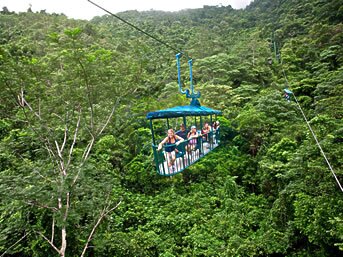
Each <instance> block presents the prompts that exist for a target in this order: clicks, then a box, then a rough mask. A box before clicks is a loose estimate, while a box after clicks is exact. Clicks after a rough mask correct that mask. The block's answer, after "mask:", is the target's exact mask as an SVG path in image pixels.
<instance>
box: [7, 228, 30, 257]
mask: <svg viewBox="0 0 343 257" xmlns="http://www.w3.org/2000/svg"><path fill="white" fill-rule="evenodd" d="M30 234H31V232H29V233H28V234H25V235H23V236H22V237H21V238H20V239H19V240H18V241H17V242H15V243H14V244H13V245H11V246H10V247H8V248H7V249H6V251H5V252H3V254H1V256H0V257H3V256H5V254H6V253H7V251H8V250H10V249H11V248H13V247H14V246H16V245H17V244H19V242H20V241H21V240H23V239H24V238H25V237H27V236H28V235H30Z"/></svg>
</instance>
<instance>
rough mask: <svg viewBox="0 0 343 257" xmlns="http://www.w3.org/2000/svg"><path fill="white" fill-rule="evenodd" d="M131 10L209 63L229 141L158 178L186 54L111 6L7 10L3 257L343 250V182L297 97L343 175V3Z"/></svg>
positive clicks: (1, 150) (210, 89) (0, 154)
mask: <svg viewBox="0 0 343 257" xmlns="http://www.w3.org/2000/svg"><path fill="white" fill-rule="evenodd" d="M118 15H119V16H120V17H122V18H124V19H126V20H127V21H129V22H130V23H132V24H135V25H136V26H138V27H139V28H141V29H143V30H144V31H146V32H148V33H150V34H152V35H154V36H156V37H158V38H160V39H161V40H163V41H164V42H167V43H168V44H169V45H171V46H173V47H175V48H177V49H180V50H182V51H185V52H186V53H187V54H188V55H190V56H191V57H192V58H193V60H194V66H193V73H194V74H193V75H194V81H195V87H196V90H200V91H201V93H202V96H201V98H200V101H201V104H203V105H205V106H208V107H211V108H215V109H220V110H221V111H222V112H223V116H222V117H220V121H221V136H222V138H221V146H220V147H218V148H217V149H216V150H215V151H213V152H212V153H210V154H209V155H207V156H206V157H205V158H203V159H202V160H201V161H199V162H197V163H196V164H194V165H192V166H191V167H189V168H188V169H187V170H185V171H184V172H182V173H181V174H178V175H176V176H173V177H171V178H165V177H161V176H159V175H157V174H156V172H155V167H154V163H153V154H152V151H151V132H150V129H149V124H148V122H147V120H146V117H145V115H146V114H147V113H148V112H150V111H154V110H159V109H164V108H167V107H172V106H177V105H182V104H183V105H186V104H188V103H189V101H188V100H187V99H185V98H184V96H182V95H180V94H179V93H178V89H177V71H176V67H175V54H176V53H175V52H173V51H172V50H171V49H169V48H168V47H166V46H165V45H162V44H160V43H159V42H157V41H156V40H153V39H151V38H149V37H147V36H146V35H144V34H142V33H141V32H139V31H137V30H135V29H133V28H132V27H130V26H128V25H126V24H123V23H122V22H121V21H119V20H118V19H115V18H114V17H111V16H108V15H105V16H102V17H96V18H94V19H93V20H91V21H83V20H73V19H68V18H67V17H66V16H64V15H57V14H47V13H45V12H44V11H42V12H39V13H33V12H31V11H28V12H26V13H20V14H16V13H13V12H11V11H10V10H8V9H6V8H4V9H3V11H2V12H0V87H1V89H0V100H1V101H0V112H1V116H0V167H1V169H0V172H1V176H0V196H1V200H0V201H1V202H0V231H2V232H1V233H0V254H1V256H24V257H25V256H164V257H167V256H273V257H276V256H289V257H295V256H299V257H300V256H318V257H323V256H324V257H325V256H327V257H330V256H343V214H342V213H343V212H342V206H343V200H342V199H343V198H342V194H343V192H342V191H341V190H340V188H339V185H338V184H337V182H336V181H335V179H334V176H333V174H332V172H331V171H330V169H329V167H328V166H327V163H326V162H325V160H324V158H323V156H322V154H321V152H320V150H319V149H318V147H317V145H316V143H315V140H314V139H313V137H312V135H311V133H310V131H309V129H308V127H307V124H306V122H305V121H304V119H303V116H302V113H301V111H300V110H299V108H298V106H297V104H296V103H295V102H294V101H290V102H288V101H286V100H285V99H284V98H283V89H284V88H286V87H287V88H289V89H291V90H292V91H293V92H294V94H295V95H296V97H297V100H298V101H299V105H300V106H301V108H302V110H303V111H304V114H305V115H306V117H307V119H308V121H309V124H310V125H311V128H312V129H313V131H314V132H315V134H316V135H317V138H318V140H319V143H320V145H321V147H322V148H323V151H324V152H325V154H326V156H327V158H328V160H329V162H330V164H331V166H332V168H333V170H334V172H335V175H337V178H338V180H339V181H340V183H343V170H342V160H343V147H342V143H343V129H342V127H343V126H342V117H343V104H342V103H343V101H342V99H343V98H342V92H343V72H342V71H343V68H342V62H343V50H342V45H343V33H342V32H343V24H342V20H343V1H342V0H335V1H334V0H326V1H323V0H304V1H295V0H255V1H254V2H253V3H251V4H250V5H249V6H248V7H247V8H246V9H245V10H234V9H232V8H231V7H230V6H229V7H222V6H204V7H203V8H201V9H194V10H183V11H179V12H161V11H146V12H137V11H128V12H123V13H119V14H118ZM182 69H183V71H186V70H187V63H186V61H185V62H184V63H182ZM187 78H188V73H187V72H184V73H183V77H182V79H183V80H184V81H186V80H187ZM176 125H179V124H176ZM173 126H174V125H173ZM175 128H177V126H176V127H175ZM159 129H160V130H161V131H165V130H166V129H167V128H166V127H161V128H159Z"/></svg>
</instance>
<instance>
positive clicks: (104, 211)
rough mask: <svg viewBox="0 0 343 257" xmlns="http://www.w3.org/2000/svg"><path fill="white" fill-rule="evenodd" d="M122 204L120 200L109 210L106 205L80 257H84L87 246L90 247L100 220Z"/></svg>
mask: <svg viewBox="0 0 343 257" xmlns="http://www.w3.org/2000/svg"><path fill="white" fill-rule="evenodd" d="M120 204H121V200H120V202H119V203H118V204H117V205H116V206H114V207H113V208H111V209H109V210H107V207H105V208H104V209H103V210H102V211H101V213H100V217H99V218H98V220H97V222H96V223H95V225H94V226H93V229H92V231H91V232H90V234H89V236H88V239H87V242H86V244H85V247H84V248H83V251H82V254H81V255H80V257H83V256H84V255H85V253H86V251H87V248H88V245H89V242H90V241H91V240H92V237H93V235H94V233H95V230H96V229H97V227H98V226H99V224H100V222H101V221H102V219H103V218H104V217H105V216H106V215H107V214H108V213H110V212H112V211H113V210H115V209H116V208H118V206H119V205H120Z"/></svg>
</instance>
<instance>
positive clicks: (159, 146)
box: [157, 137, 168, 151]
mask: <svg viewBox="0 0 343 257" xmlns="http://www.w3.org/2000/svg"><path fill="white" fill-rule="evenodd" d="M167 140H168V137H166V138H165V139H163V140H162V141H161V143H159V144H158V147H157V151H160V150H161V149H162V146H163V145H164V144H165V143H166V142H167Z"/></svg>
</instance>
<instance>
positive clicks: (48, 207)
mask: <svg viewBox="0 0 343 257" xmlns="http://www.w3.org/2000/svg"><path fill="white" fill-rule="evenodd" d="M26 203H27V204H28V205H31V206H37V207H40V208H44V209H49V210H52V211H58V209H57V208H56V207H50V206H48V205H44V204H40V203H38V202H37V201H35V200H29V201H27V202H26Z"/></svg>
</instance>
